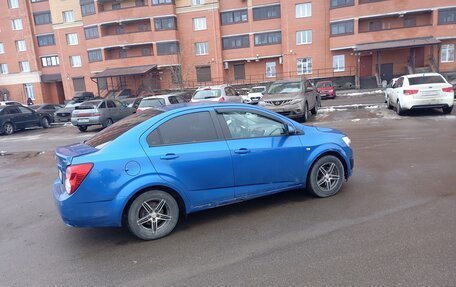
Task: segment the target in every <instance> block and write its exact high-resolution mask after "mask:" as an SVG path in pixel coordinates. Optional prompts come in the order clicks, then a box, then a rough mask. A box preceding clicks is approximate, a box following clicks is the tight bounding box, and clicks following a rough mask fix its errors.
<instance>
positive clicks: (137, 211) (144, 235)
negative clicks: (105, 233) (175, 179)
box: [127, 190, 179, 240]
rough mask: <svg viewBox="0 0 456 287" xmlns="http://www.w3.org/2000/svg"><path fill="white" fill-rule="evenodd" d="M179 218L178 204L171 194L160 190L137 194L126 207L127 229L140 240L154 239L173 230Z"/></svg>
mask: <svg viewBox="0 0 456 287" xmlns="http://www.w3.org/2000/svg"><path fill="white" fill-rule="evenodd" d="M178 220H179V205H178V204H177V201H176V200H175V199H174V197H173V196H172V195H170V194H169V193H167V192H164V191H161V190H151V191H147V192H145V193H143V194H141V195H140V196H138V197H137V198H136V199H135V200H134V201H133V202H132V204H131V205H130V208H129V209H128V217H127V223H128V229H129V230H130V231H131V233H133V234H134V235H135V236H136V237H138V238H140V239H142V240H155V239H159V238H162V237H165V236H166V235H168V234H169V233H171V232H172V231H173V229H174V228H175V227H176V224H177V222H178Z"/></svg>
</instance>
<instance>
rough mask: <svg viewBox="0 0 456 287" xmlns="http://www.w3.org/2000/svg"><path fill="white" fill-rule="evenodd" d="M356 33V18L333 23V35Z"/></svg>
mask: <svg viewBox="0 0 456 287" xmlns="http://www.w3.org/2000/svg"><path fill="white" fill-rule="evenodd" d="M353 33H354V20H348V21H342V22H336V23H331V36H339V35H351V34H353Z"/></svg>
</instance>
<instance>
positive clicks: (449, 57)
mask: <svg viewBox="0 0 456 287" xmlns="http://www.w3.org/2000/svg"><path fill="white" fill-rule="evenodd" d="M441 58H442V59H441V60H442V61H441V62H442V63H449V62H454V44H445V45H442V57H441Z"/></svg>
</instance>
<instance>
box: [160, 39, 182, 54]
mask: <svg viewBox="0 0 456 287" xmlns="http://www.w3.org/2000/svg"><path fill="white" fill-rule="evenodd" d="M176 54H179V42H162V43H157V55H158V56H163V55H176Z"/></svg>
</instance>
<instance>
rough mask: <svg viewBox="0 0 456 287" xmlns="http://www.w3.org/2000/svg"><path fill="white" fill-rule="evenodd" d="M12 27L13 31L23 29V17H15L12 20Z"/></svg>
mask: <svg viewBox="0 0 456 287" xmlns="http://www.w3.org/2000/svg"><path fill="white" fill-rule="evenodd" d="M11 27H12V29H13V31H17V30H22V29H23V27H22V19H13V20H11Z"/></svg>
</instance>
